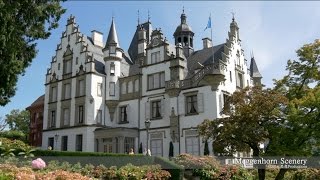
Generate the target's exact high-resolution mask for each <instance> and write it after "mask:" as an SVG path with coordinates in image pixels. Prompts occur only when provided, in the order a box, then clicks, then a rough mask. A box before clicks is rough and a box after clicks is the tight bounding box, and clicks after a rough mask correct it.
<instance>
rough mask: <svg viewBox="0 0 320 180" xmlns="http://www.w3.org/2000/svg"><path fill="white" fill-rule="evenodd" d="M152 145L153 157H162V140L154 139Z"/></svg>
mask: <svg viewBox="0 0 320 180" xmlns="http://www.w3.org/2000/svg"><path fill="white" fill-rule="evenodd" d="M150 145H151V154H152V156H162V139H152V140H151V141H150Z"/></svg>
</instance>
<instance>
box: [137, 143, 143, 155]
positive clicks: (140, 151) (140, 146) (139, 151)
mask: <svg viewBox="0 0 320 180" xmlns="http://www.w3.org/2000/svg"><path fill="white" fill-rule="evenodd" d="M138 153H139V154H142V153H143V149H142V142H141V143H140V145H139V150H138Z"/></svg>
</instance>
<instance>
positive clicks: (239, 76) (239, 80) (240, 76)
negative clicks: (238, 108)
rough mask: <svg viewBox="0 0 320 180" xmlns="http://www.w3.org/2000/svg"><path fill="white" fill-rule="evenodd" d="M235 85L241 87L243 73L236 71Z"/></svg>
mask: <svg viewBox="0 0 320 180" xmlns="http://www.w3.org/2000/svg"><path fill="white" fill-rule="evenodd" d="M237 86H238V87H240V88H243V75H242V74H241V73H238V79H237Z"/></svg>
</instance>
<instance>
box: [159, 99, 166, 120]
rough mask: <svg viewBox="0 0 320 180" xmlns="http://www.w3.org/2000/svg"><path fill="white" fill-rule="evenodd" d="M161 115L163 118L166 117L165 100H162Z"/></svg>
mask: <svg viewBox="0 0 320 180" xmlns="http://www.w3.org/2000/svg"><path fill="white" fill-rule="evenodd" d="M160 114H161V116H162V117H164V116H165V114H166V112H165V100H164V99H161V107H160Z"/></svg>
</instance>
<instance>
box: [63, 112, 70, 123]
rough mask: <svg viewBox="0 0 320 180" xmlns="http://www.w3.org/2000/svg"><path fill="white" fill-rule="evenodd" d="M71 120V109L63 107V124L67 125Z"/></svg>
mask: <svg viewBox="0 0 320 180" xmlns="http://www.w3.org/2000/svg"><path fill="white" fill-rule="evenodd" d="M69 122H70V109H69V108H65V109H63V125H64V126H67V125H69Z"/></svg>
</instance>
